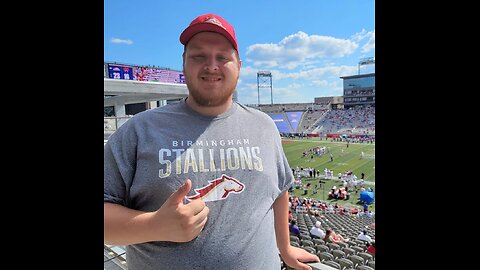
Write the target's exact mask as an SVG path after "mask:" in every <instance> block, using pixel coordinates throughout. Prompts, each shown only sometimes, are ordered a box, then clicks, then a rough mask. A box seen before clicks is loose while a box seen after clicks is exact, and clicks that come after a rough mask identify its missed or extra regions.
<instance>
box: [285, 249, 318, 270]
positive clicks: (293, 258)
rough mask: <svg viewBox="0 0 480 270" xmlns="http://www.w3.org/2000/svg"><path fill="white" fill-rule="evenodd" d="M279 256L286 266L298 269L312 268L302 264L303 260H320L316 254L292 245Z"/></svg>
mask: <svg viewBox="0 0 480 270" xmlns="http://www.w3.org/2000/svg"><path fill="white" fill-rule="evenodd" d="M280 256H282V259H283V261H284V262H285V263H286V264H287V265H288V266H290V267H292V268H295V269H300V270H312V267H310V266H309V265H307V264H304V262H320V259H319V258H318V257H317V256H316V255H314V254H311V253H309V252H308V251H306V250H304V249H301V248H298V247H294V246H289V247H288V249H287V250H286V251H285V252H284V253H282V254H280Z"/></svg>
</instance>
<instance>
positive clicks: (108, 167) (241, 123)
mask: <svg viewBox="0 0 480 270" xmlns="http://www.w3.org/2000/svg"><path fill="white" fill-rule="evenodd" d="M180 42H181V43H182V44H183V45H184V46H185V47H184V54H183V71H184V74H185V79H186V84H187V87H188V90H189V94H188V97H187V98H186V99H184V100H182V101H181V102H179V103H176V104H171V105H167V106H164V107H160V108H156V109H153V110H148V111H145V112H142V113H139V114H137V115H135V116H134V117H133V118H131V119H130V120H128V121H127V122H126V123H125V124H123V125H122V126H121V127H120V128H119V129H118V130H117V131H116V132H115V133H114V134H112V135H111V137H110V138H109V140H108V142H107V144H106V145H105V148H104V168H105V169H104V201H105V203H104V235H105V237H104V241H105V243H108V244H113V245H126V246H127V247H126V249H127V263H128V267H129V269H130V270H140V269H141V270H153V269H271V270H278V269H280V259H279V256H278V254H279V253H280V255H281V256H282V259H283V260H284V262H285V263H287V264H288V265H290V266H291V267H294V268H297V269H305V270H306V269H311V267H310V266H308V265H307V264H305V263H303V262H318V261H319V259H318V257H317V256H315V255H312V254H310V253H308V252H306V251H305V250H303V249H300V248H296V247H293V246H290V237H289V228H288V192H287V190H288V188H289V187H290V186H291V185H292V183H293V175H292V171H291V169H290V167H289V165H288V162H287V159H286V157H285V154H284V152H283V149H282V145H281V139H280V136H279V133H278V130H277V128H276V126H275V124H274V122H273V121H272V119H271V118H270V117H269V116H268V115H266V114H264V113H262V112H260V111H257V110H254V109H251V108H248V107H245V106H243V105H240V104H238V103H235V102H233V100H232V97H233V93H234V91H235V87H236V85H237V81H238V78H239V74H240V66H241V61H240V57H239V53H238V44H237V40H236V37H235V31H234V29H233V27H232V26H231V25H230V24H229V23H228V22H227V21H225V20H224V19H223V18H221V17H220V16H217V15H215V14H205V15H201V16H199V17H197V18H196V19H194V20H193V21H192V22H191V23H190V25H189V26H188V27H187V28H186V29H185V30H184V31H183V32H182V34H181V35H180Z"/></svg>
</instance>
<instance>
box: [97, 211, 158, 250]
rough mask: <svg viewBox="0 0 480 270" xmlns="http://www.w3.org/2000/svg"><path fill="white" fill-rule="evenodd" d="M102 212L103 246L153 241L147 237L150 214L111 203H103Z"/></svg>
mask: <svg viewBox="0 0 480 270" xmlns="http://www.w3.org/2000/svg"><path fill="white" fill-rule="evenodd" d="M103 211H104V213H103V218H104V220H103V234H104V243H105V244H111V245H130V244H138V243H144V242H148V241H152V240H153V239H151V237H150V236H149V231H150V230H149V226H148V219H149V216H150V215H151V213H148V212H142V211H137V210H133V209H129V208H127V207H124V206H121V205H118V204H113V203H104V207H103Z"/></svg>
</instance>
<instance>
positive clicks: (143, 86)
mask: <svg viewBox="0 0 480 270" xmlns="http://www.w3.org/2000/svg"><path fill="white" fill-rule="evenodd" d="M103 94H104V96H105V98H104V101H103V106H114V105H118V104H132V103H141V102H148V101H154V100H169V99H179V98H183V97H186V96H188V89H187V85H185V84H174V83H161V82H150V81H133V80H118V79H109V78H103Z"/></svg>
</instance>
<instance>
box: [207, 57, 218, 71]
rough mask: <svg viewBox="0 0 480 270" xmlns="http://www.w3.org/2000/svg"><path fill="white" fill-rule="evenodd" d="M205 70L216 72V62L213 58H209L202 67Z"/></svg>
mask: <svg viewBox="0 0 480 270" xmlns="http://www.w3.org/2000/svg"><path fill="white" fill-rule="evenodd" d="M204 69H205V70H209V71H216V70H218V62H217V60H216V59H215V57H209V58H208V60H207V62H206V63H205V66H204Z"/></svg>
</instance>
